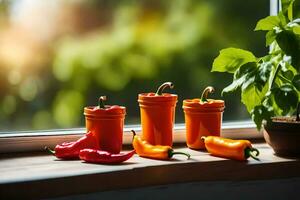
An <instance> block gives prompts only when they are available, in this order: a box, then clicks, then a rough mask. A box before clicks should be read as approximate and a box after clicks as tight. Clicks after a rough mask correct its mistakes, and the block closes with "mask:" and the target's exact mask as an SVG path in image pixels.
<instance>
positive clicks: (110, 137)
mask: <svg viewBox="0 0 300 200" xmlns="http://www.w3.org/2000/svg"><path fill="white" fill-rule="evenodd" d="M105 100H106V97H105V96H101V97H100V98H99V105H98V106H88V107H85V108H84V115H85V122H86V129H87V131H88V132H89V131H90V132H92V133H93V134H94V136H95V137H96V138H97V141H98V142H99V148H100V150H102V151H108V152H110V153H114V154H117V153H120V151H121V149H122V143H123V126H124V119H125V115H126V108H125V107H123V106H117V105H113V106H110V105H104V101H105Z"/></svg>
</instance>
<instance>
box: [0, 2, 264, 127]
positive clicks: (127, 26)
mask: <svg viewBox="0 0 300 200" xmlns="http://www.w3.org/2000/svg"><path fill="white" fill-rule="evenodd" d="M25 2H27V4H26V3H24V2H23V3H20V1H1V2H0V36H2V37H0V38H1V39H0V44H1V42H2V44H3V45H0V69H1V70H0V121H1V122H0V129H1V130H3V131H4V130H26V129H50V128H70V127H80V126H84V116H83V107H84V106H86V105H96V104H97V98H98V96H100V95H107V96H108V102H107V103H109V104H119V105H125V106H126V107H127V117H126V123H129V124H130V123H139V107H138V103H137V94H138V93H141V92H149V91H153V92H154V91H155V90H156V88H157V87H158V86H159V85H160V84H161V83H162V82H165V81H172V82H173V83H174V85H175V88H174V90H172V92H173V93H177V94H178V95H179V100H178V104H177V110H176V112H177V113H176V121H177V122H183V121H184V118H183V112H182V109H181V106H182V100H183V99H185V98H195V97H199V96H200V94H201V91H202V90H203V89H204V87H206V86H207V85H212V86H214V87H215V89H216V93H215V94H214V95H212V97H213V98H222V99H225V102H226V109H225V113H224V120H242V119H248V118H249V114H247V112H246V110H245V109H244V108H243V106H242V105H241V104H240V101H239V98H237V96H234V95H230V96H224V97H221V95H220V94H221V91H222V89H223V88H224V87H225V86H226V85H228V84H229V83H230V82H231V76H230V75H227V74H219V73H211V72H210V69H211V66H212V62H213V59H214V58H215V57H216V56H217V55H218V54H219V50H220V49H222V48H224V47H227V46H233V47H239V48H243V49H247V50H251V51H252V52H254V54H255V55H257V56H260V55H264V54H265V53H266V52H267V50H268V49H267V48H266V47H265V46H264V43H265V42H264V35H263V34H259V33H256V34H254V33H253V29H254V28H255V25H256V21H257V20H258V19H260V18H263V17H265V16H267V15H268V14H269V1H268V0H256V1H239V0H226V1H224V0H166V1H159V0H151V1H150V0H139V1H137V0H118V1H117V0H110V1H105V0H101V1H96V0H95V1H53V2H54V3H53V2H52V3H50V4H51V5H41V4H47V3H46V2H44V3H41V2H40V3H37V2H38V1H33V2H34V3H32V1H30V0H27V1H25ZM28 2H31V3H28ZM37 4H38V5H37ZM29 5H30V6H31V10H34V9H38V10H39V12H32V13H34V15H35V16H34V19H35V20H40V21H38V22H36V23H34V21H32V20H30V19H31V18H29V19H28V18H24V17H20V15H21V14H18V15H19V18H18V15H17V16H15V15H16V14H14V12H17V11H18V12H17V13H22V12H20V10H22V9H23V10H25V11H26V6H27V7H28V6H29ZM35 7H36V8H35ZM42 8H44V9H45V10H44V11H43V10H42ZM28 10H30V9H27V11H28ZM49 10H52V11H53V12H52V13H50V14H49V12H50V11H49ZM25 11H23V13H25V14H26V12H25ZM28 12H29V11H28ZM37 13H41V15H40V16H38V14H37ZM47 14H48V17H47ZM26 16H28V14H26ZM49 16H50V17H49ZM37 17H39V18H37ZM18 20H19V21H18ZM53 21H54V22H53ZM28 24H29V25H28ZM27 25H28V27H30V28H28V29H26V27H27ZM44 26H45V27H46V28H43V27H44ZM24 27H25V28H24ZM49 27H50V28H49ZM47 28H48V29H47ZM45 30H48V32H45ZM50 33H51V34H50ZM1 34H2V35H1ZM46 36H47V37H46ZM37 38H38V39H37ZM21 47H22V48H21ZM168 92H171V91H169V90H168Z"/></svg>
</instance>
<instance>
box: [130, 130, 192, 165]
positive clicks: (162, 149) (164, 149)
mask: <svg viewBox="0 0 300 200" xmlns="http://www.w3.org/2000/svg"><path fill="white" fill-rule="evenodd" d="M132 133H133V141H132V146H133V148H134V150H135V152H136V153H137V154H138V155H139V156H141V157H146V158H152V159H158V160H169V159H170V158H172V156H173V155H175V154H182V155H185V156H187V157H188V159H189V158H190V156H191V155H190V154H188V153H183V152H175V151H174V150H173V149H172V147H170V146H163V145H151V144H149V143H148V142H147V141H145V140H142V139H141V138H140V137H139V136H137V135H136V133H135V131H134V130H132Z"/></svg>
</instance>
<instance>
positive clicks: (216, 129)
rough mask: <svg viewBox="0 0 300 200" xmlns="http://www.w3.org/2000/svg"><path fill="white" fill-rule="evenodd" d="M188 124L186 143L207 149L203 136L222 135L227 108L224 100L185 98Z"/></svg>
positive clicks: (192, 146) (184, 103) (184, 105)
mask: <svg viewBox="0 0 300 200" xmlns="http://www.w3.org/2000/svg"><path fill="white" fill-rule="evenodd" d="M182 108H183V110H184V118H185V126H186V143H187V146H188V147H189V148H191V149H205V144H204V142H203V140H202V139H201V137H202V136H220V134H221V126H222V116H223V111H224V108H225V105H224V101H223V100H212V99H208V101H207V102H201V100H200V99H185V100H184V101H183V106H182Z"/></svg>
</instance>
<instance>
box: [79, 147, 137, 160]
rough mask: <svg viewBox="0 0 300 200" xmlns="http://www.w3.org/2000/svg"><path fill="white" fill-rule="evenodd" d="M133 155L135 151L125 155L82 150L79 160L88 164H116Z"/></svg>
mask: <svg viewBox="0 0 300 200" xmlns="http://www.w3.org/2000/svg"><path fill="white" fill-rule="evenodd" d="M134 154H135V150H132V151H130V152H127V153H119V154H111V153H109V152H107V151H101V150H97V149H83V150H81V151H80V153H79V158H80V159H81V160H84V161H86V162H89V163H99V164H117V163H121V162H124V161H126V160H128V159H129V158H131V157H132V156H133V155H134Z"/></svg>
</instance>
